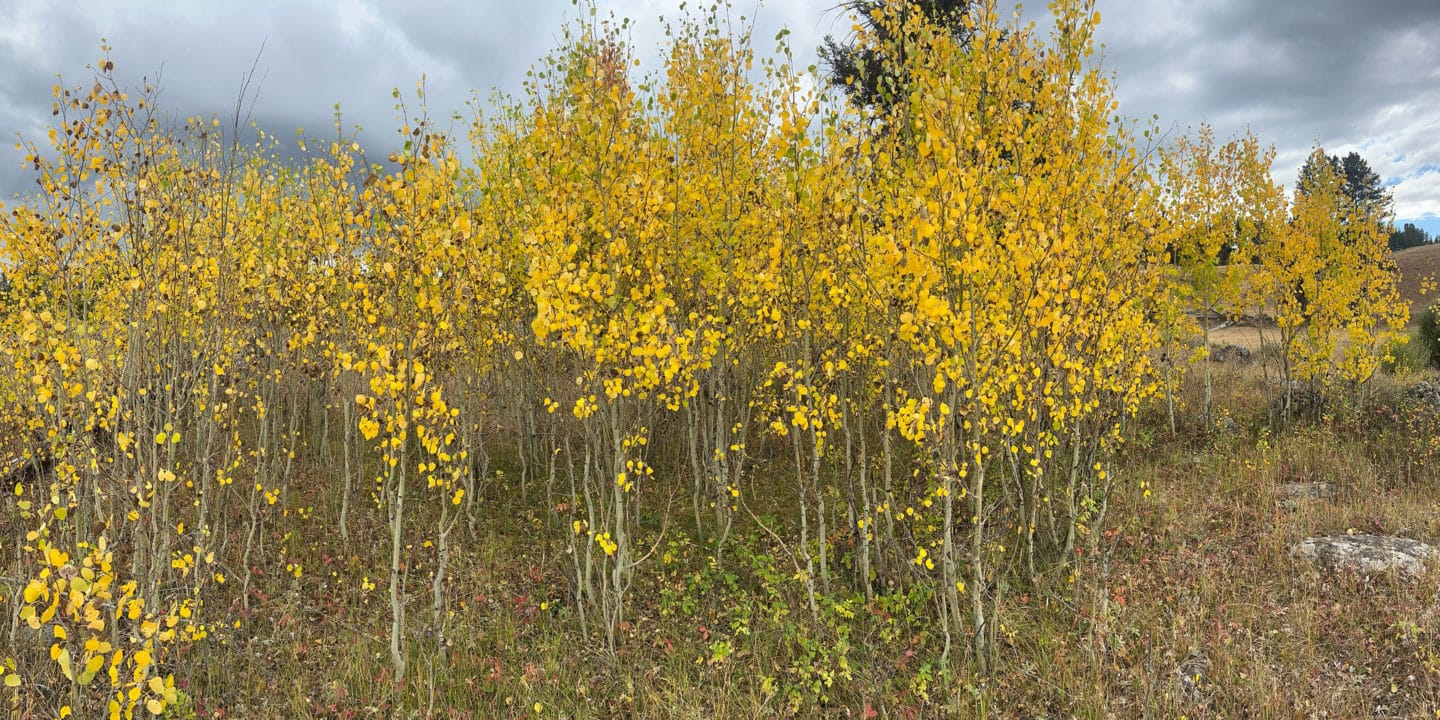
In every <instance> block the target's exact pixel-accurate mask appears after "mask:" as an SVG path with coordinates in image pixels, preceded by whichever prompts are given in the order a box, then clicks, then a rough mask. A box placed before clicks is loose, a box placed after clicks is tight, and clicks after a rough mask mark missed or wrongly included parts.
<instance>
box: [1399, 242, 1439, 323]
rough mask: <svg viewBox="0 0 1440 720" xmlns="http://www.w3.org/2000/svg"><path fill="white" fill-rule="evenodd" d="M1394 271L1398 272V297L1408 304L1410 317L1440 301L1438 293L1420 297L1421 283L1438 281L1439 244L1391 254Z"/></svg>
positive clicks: (1432, 292)
mask: <svg viewBox="0 0 1440 720" xmlns="http://www.w3.org/2000/svg"><path fill="white" fill-rule="evenodd" d="M1393 257H1394V258H1395V269H1396V270H1397V271H1398V272H1399V275H1400V278H1399V286H1400V297H1402V298H1404V299H1405V301H1406V302H1408V303H1410V317H1411V318H1412V319H1413V318H1415V317H1418V316H1419V315H1420V312H1421V311H1423V310H1424V309H1425V308H1426V306H1428V305H1429V304H1430V303H1433V302H1435V301H1436V300H1440V292H1437V291H1435V290H1432V291H1431V292H1429V293H1427V294H1424V295H1422V294H1421V292H1420V284H1421V281H1422V280H1423V279H1424V278H1426V277H1434V278H1436V279H1440V244H1435V245H1422V246H1420V247H1414V248H1408V249H1405V250H1401V251H1399V252H1397V253H1394V254H1393Z"/></svg>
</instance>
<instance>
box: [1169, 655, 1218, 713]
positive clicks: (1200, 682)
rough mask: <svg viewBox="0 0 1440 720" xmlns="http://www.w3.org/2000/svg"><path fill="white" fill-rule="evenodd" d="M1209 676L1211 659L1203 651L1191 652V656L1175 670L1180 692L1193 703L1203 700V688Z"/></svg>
mask: <svg viewBox="0 0 1440 720" xmlns="http://www.w3.org/2000/svg"><path fill="white" fill-rule="evenodd" d="M1209 675H1210V657H1209V656H1208V655H1206V654H1205V651H1203V650H1192V651H1190V655H1189V656H1188V657H1186V658H1185V660H1184V661H1183V662H1181V663H1180V665H1179V667H1176V668H1175V679H1176V680H1177V681H1178V686H1179V690H1180V692H1181V694H1182V695H1184V696H1185V697H1186V698H1188V699H1189V700H1190V701H1191V702H1199V701H1200V700H1201V698H1202V693H1201V688H1202V687H1203V686H1204V684H1205V680H1206V678H1207V677H1208V676H1209Z"/></svg>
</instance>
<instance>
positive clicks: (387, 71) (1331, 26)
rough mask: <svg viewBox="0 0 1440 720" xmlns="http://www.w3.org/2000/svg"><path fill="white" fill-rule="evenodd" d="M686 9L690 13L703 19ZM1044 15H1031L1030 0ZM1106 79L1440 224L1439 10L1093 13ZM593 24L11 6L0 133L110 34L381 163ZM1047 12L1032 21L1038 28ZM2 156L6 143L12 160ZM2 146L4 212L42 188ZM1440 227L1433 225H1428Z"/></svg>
mask: <svg viewBox="0 0 1440 720" xmlns="http://www.w3.org/2000/svg"><path fill="white" fill-rule="evenodd" d="M693 4H694V3H692V5H693ZM836 4H837V3H836V2H835V0H793V1H791V2H780V1H779V0H773V1H772V2H770V3H769V4H768V5H766V6H763V7H761V8H760V9H759V10H758V12H757V10H756V9H755V8H754V7H753V6H752V5H748V4H746V3H744V2H737V6H736V8H734V9H733V10H732V11H731V15H732V16H734V17H736V18H738V17H739V16H741V15H747V16H752V17H753V19H754V22H755V24H756V31H755V38H756V39H755V47H756V49H757V51H758V52H760V53H768V52H769V51H770V50H771V48H772V47H773V45H774V43H773V42H772V41H771V38H772V37H773V36H774V34H775V32H776V31H777V30H778V29H779V28H780V27H782V26H787V27H789V29H790V30H791V31H792V35H791V38H790V39H791V42H792V45H793V47H794V48H795V53H796V59H797V60H798V61H799V62H800V63H801V64H802V65H803V64H809V63H811V62H814V50H813V49H814V47H815V45H816V44H818V42H819V41H820V39H821V38H822V37H823V36H824V35H825V34H827V33H835V34H842V35H843V34H844V33H845V32H846V31H847V30H848V21H847V20H846V19H845V18H844V17H843V16H842V14H841V13H838V12H834V11H833V8H834V7H835V5H836ZM1032 4H1034V5H1040V3H1038V2H1032ZM599 5H600V9H599V11H600V13H601V14H602V15H603V14H606V13H610V12H614V13H616V14H617V15H623V16H628V17H631V18H633V19H634V20H635V23H634V24H633V25H632V27H631V30H630V31H629V32H630V37H631V40H632V42H633V44H634V45H635V47H636V48H637V50H638V52H639V53H640V55H641V57H642V59H644V60H646V62H645V67H648V68H653V67H654V66H655V61H656V57H657V53H656V52H655V48H657V47H658V46H659V44H660V41H661V39H662V38H663V29H662V27H661V25H660V24H659V22H658V21H657V18H658V17H659V16H661V15H665V16H669V17H674V16H676V15H678V6H679V0H603V1H602V2H600V3H599ZM1098 6H1099V7H1098V9H1099V10H1100V11H1101V13H1102V16H1103V20H1102V24H1101V28H1100V32H1099V40H1100V41H1101V42H1102V43H1103V45H1104V49H1103V53H1102V56H1101V59H1102V61H1103V63H1104V67H1105V68H1106V69H1108V70H1111V71H1113V72H1114V73H1115V75H1116V79H1117V81H1118V93H1117V94H1118V97H1119V99H1120V102H1121V111H1122V113H1124V114H1127V115H1130V116H1134V117H1140V118H1148V117H1149V116H1150V115H1152V114H1158V115H1159V116H1160V122H1161V125H1162V127H1164V128H1173V129H1176V130H1177V131H1183V130H1184V129H1185V128H1187V127H1190V126H1194V125H1196V124H1198V123H1199V122H1202V121H1204V122H1209V123H1211V124H1212V125H1214V126H1215V128H1216V131H1217V133H1219V134H1220V135H1222V136H1224V135H1228V134H1232V133H1236V132H1241V131H1243V130H1244V129H1245V128H1246V127H1247V126H1248V127H1250V128H1252V129H1253V130H1254V131H1255V133H1256V134H1257V135H1259V136H1260V138H1261V139H1262V140H1263V141H1265V142H1269V143H1274V144H1275V145H1276V146H1277V148H1278V150H1279V157H1278V159H1277V164H1276V165H1277V166H1276V171H1277V177H1278V178H1279V179H1280V180H1282V181H1283V182H1289V181H1291V180H1292V179H1293V177H1294V172H1295V169H1296V168H1297V167H1298V166H1299V164H1300V163H1301V162H1303V160H1304V158H1305V156H1306V155H1307V154H1308V152H1309V149H1310V147H1311V146H1312V145H1313V144H1315V143H1319V144H1321V145H1323V146H1324V147H1325V148H1326V149H1327V150H1329V151H1331V152H1346V151H1349V150H1357V151H1359V152H1360V153H1361V154H1363V155H1364V156H1365V157H1366V158H1367V159H1368V160H1369V161H1370V163H1371V164H1372V166H1374V167H1375V168H1376V170H1377V171H1378V172H1380V173H1381V174H1382V175H1383V176H1385V177H1386V178H1387V179H1388V180H1390V181H1391V182H1393V183H1395V185H1394V193H1395V198H1396V210H1397V215H1398V216H1399V217H1400V218H1401V219H1411V218H1419V217H1421V216H1424V215H1426V214H1427V213H1429V214H1432V215H1433V214H1437V213H1440V170H1437V168H1440V3H1437V2H1436V1H1435V0H1372V1H1370V2H1364V3H1360V2H1353V1H1351V0H1265V1H1256V0H1209V1H1207V2H1194V0H1100V1H1099V3H1098ZM581 12H583V9H582V8H579V7H576V6H574V5H573V4H572V3H571V2H569V0H532V1H531V2H528V3H515V2H497V1H495V0H478V1H470V2H466V1H465V0H413V1H409V2H404V3H400V2H383V1H381V0H334V1H333V2H330V1H324V0H292V1H287V0H261V1H259V2H253V3H222V2H214V3H212V2H183V1H182V2H167V1H165V0H132V1H130V2H111V3H100V2H96V1H94V0H81V1H80V2H74V3H54V2H49V1H48V0H0V68H3V70H0V133H4V134H5V135H6V136H7V137H10V136H11V134H12V133H19V134H21V135H23V136H25V137H27V138H31V139H39V138H43V137H44V133H45V127H46V123H47V122H48V121H49V119H50V112H49V111H50V87H51V85H52V84H54V83H55V82H56V75H57V74H63V76H64V78H65V80H64V82H65V83H66V84H67V85H70V84H78V83H80V82H82V81H83V82H88V77H89V72H88V71H87V70H86V69H85V68H86V65H87V64H93V63H95V62H96V61H97V60H98V58H99V56H100V49H99V46H100V38H101V37H104V38H107V39H108V41H109V42H110V44H111V45H112V46H113V47H114V52H113V55H112V57H113V59H114V60H115V62H116V64H117V66H118V70H117V75H118V76H119V77H120V79H121V80H122V82H124V83H127V84H138V83H139V82H140V79H141V78H142V77H144V76H149V77H152V78H153V77H154V76H155V75H156V74H157V72H159V73H160V79H161V84H162V86H163V88H164V93H163V95H162V103H163V105H164V107H165V108H166V109H167V110H168V111H170V112H173V113H174V115H175V116H176V117H177V118H183V117H185V116H189V115H202V116H208V115H210V114H212V113H217V114H220V115H222V116H228V114H229V113H230V112H231V110H232V108H233V106H234V104H235V102H236V99H237V97H238V94H239V90H240V84H241V79H242V77H243V75H244V73H245V72H246V71H248V70H249V68H250V67H251V64H252V62H254V61H255V58H256V55H257V53H259V52H260V48H261V46H262V44H263V46H264V52H263V54H260V57H259V62H258V69H259V71H260V72H261V73H262V74H263V75H264V81H263V86H262V87H261V89H260V94H259V98H258V100H257V101H256V103H255V119H256V120H257V122H259V123H261V124H262V125H263V126H264V127H266V128H267V129H269V130H271V131H273V132H274V133H275V134H276V135H277V137H279V138H281V139H282V140H288V139H290V138H292V137H293V133H294V131H295V128H296V127H303V128H305V130H306V131H307V132H308V133H311V134H315V135H325V134H328V133H329V132H330V125H331V122H332V112H333V110H332V108H333V106H334V105H335V104H336V103H339V104H340V106H341V108H342V110H343V112H344V118H345V123H346V126H347V128H348V127H349V126H350V125H357V124H358V125H360V126H362V127H364V128H365V132H364V135H363V136H362V137H363V139H364V142H365V143H366V144H367V145H369V146H371V147H376V146H379V147H384V146H386V145H388V144H389V143H390V142H391V138H392V137H393V135H392V134H391V133H392V132H393V129H394V128H395V127H397V126H398V124H399V121H398V120H397V119H396V110H395V108H394V100H393V99H392V98H391V89H392V88H396V87H398V88H400V89H401V90H402V92H403V93H404V94H405V96H406V97H408V98H412V99H411V100H410V105H411V109H412V111H413V109H414V102H413V88H414V86H415V84H416V83H417V82H418V81H419V80H420V78H421V77H422V75H423V76H424V77H425V78H426V87H427V97H428V100H429V105H430V109H431V115H432V117H435V118H440V119H444V118H447V117H449V115H451V114H452V113H454V112H457V111H460V112H465V114H466V115H468V111H465V110H464V108H465V103H466V101H467V100H468V99H469V98H470V97H471V95H472V93H478V94H479V95H480V96H481V97H482V99H483V98H484V97H486V96H488V94H489V92H490V91H491V89H493V88H499V89H501V90H503V91H506V92H509V93H512V94H513V93H517V92H519V91H520V89H521V83H522V82H523V80H524V77H525V72H526V70H527V69H529V68H530V67H531V66H532V65H533V64H534V63H535V62H536V61H537V60H538V59H539V58H541V57H542V56H544V55H545V54H546V53H547V52H548V51H549V50H550V49H551V48H553V47H554V46H555V45H556V44H557V43H558V41H559V36H560V31H561V27H562V23H563V22H564V21H565V19H566V18H571V19H573V18H575V17H576V16H578V15H579V14H580V13H581ZM1043 12H1044V11H1043V9H1027V10H1026V15H1027V16H1033V17H1037V18H1039V15H1040V14H1043ZM6 145H8V143H7V144H6ZM19 161H20V158H19V156H17V155H15V154H14V153H12V152H10V151H8V149H7V148H6V147H5V146H0V198H8V197H10V196H11V195H12V194H14V193H16V192H20V191H23V190H24V189H25V188H26V187H27V186H28V185H29V183H30V182H31V176H30V175H28V174H27V173H26V172H25V171H23V170H22V169H21V168H19V167H18V166H19ZM1427 226H1428V227H1429V228H1430V229H1431V230H1432V231H1440V217H1436V218H1434V220H1433V222H1430V223H1427Z"/></svg>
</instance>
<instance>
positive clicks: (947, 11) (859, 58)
mask: <svg viewBox="0 0 1440 720" xmlns="http://www.w3.org/2000/svg"><path fill="white" fill-rule="evenodd" d="M895 3H900V4H901V5H902V9H903V11H904V13H906V14H908V13H912V12H914V13H919V14H920V15H921V16H923V17H924V18H925V19H926V20H927V21H928V22H930V23H931V24H933V25H935V26H937V27H940V28H944V29H945V31H946V32H949V33H950V34H951V35H952V36H954V37H956V38H958V39H959V40H960V41H961V44H962V45H968V44H969V42H970V39H971V34H972V30H971V26H970V23H968V22H967V17H969V15H970V13H971V11H972V9H973V8H972V0H845V2H843V3H841V6H840V7H841V8H843V9H844V10H847V11H849V12H850V13H851V14H853V15H855V16H856V18H857V19H858V20H859V23H860V25H861V26H862V27H863V28H864V31H865V32H866V33H867V34H868V35H869V39H868V41H862V40H861V39H859V38H856V37H854V36H853V35H852V36H851V37H850V38H849V39H847V40H843V41H842V40H836V39H835V38H834V37H832V36H829V35H827V36H825V42H824V44H822V45H821V46H820V48H819V53H820V61H821V63H823V64H824V66H825V69H826V74H827V76H828V79H829V82H830V84H831V85H834V86H836V87H839V88H842V89H844V91H845V94H846V95H847V96H848V97H849V99H850V102H851V103H852V104H854V105H855V106H857V107H888V106H890V105H891V104H893V103H894V102H895V99H896V98H898V97H900V96H901V93H902V91H903V89H904V87H905V86H906V85H907V84H908V82H907V80H906V77H905V70H904V68H905V66H906V55H907V50H906V47H907V44H906V43H905V42H904V39H903V38H901V37H898V34H899V32H898V30H897V29H896V28H894V27H891V26H890V25H889V24H887V23H882V22H880V18H881V17H882V16H883V12H884V10H885V9H886V8H887V7H889V6H890V5H892V4H895Z"/></svg>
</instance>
